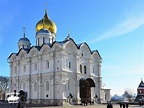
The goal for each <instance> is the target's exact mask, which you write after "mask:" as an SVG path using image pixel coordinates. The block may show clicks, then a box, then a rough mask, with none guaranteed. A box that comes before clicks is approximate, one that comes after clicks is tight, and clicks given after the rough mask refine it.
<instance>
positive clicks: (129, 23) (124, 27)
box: [91, 15, 144, 42]
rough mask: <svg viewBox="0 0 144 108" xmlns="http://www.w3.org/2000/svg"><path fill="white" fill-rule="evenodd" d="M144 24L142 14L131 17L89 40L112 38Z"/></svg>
mask: <svg viewBox="0 0 144 108" xmlns="http://www.w3.org/2000/svg"><path fill="white" fill-rule="evenodd" d="M142 25H144V15H143V16H138V17H133V18H132V17H131V18H129V19H127V20H125V21H123V22H122V23H119V24H117V25H116V26H115V27H113V28H112V29H111V30H109V31H107V32H105V33H103V34H102V35H101V36H99V37H98V38H96V39H95V40H93V41H91V42H96V41H102V40H105V39H109V38H114V37H118V36H122V35H123V34H126V33H129V32H132V31H134V30H135V29H137V28H138V27H140V26H142Z"/></svg>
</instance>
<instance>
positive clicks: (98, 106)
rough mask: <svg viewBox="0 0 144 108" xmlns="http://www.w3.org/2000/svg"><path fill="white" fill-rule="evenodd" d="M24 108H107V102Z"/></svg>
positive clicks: (133, 106)
mask: <svg viewBox="0 0 144 108" xmlns="http://www.w3.org/2000/svg"><path fill="white" fill-rule="evenodd" d="M24 108H106V104H95V105H88V106H83V105H69V104H64V105H63V106H47V107H46V106H45V107H36V106H35V107H24ZM113 108H120V107H119V105H118V104H113ZM129 108H144V106H139V105H129Z"/></svg>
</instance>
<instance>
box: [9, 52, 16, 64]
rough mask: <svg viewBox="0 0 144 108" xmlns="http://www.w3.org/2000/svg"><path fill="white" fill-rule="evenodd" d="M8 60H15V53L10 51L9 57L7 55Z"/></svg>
mask: <svg viewBox="0 0 144 108" xmlns="http://www.w3.org/2000/svg"><path fill="white" fill-rule="evenodd" d="M8 60H9V62H11V61H15V60H16V53H12V54H11V55H10V56H9V57H8Z"/></svg>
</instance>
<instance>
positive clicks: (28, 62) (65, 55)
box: [8, 30, 110, 104]
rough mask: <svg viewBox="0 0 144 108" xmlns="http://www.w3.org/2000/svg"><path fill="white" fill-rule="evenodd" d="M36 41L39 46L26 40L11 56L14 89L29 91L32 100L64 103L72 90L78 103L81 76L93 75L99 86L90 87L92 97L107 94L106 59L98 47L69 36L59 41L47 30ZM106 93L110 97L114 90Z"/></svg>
mask: <svg viewBox="0 0 144 108" xmlns="http://www.w3.org/2000/svg"><path fill="white" fill-rule="evenodd" d="M48 32H50V31H49V30H48ZM24 35H25V34H24ZM41 37H42V38H41ZM52 37H53V39H52ZM23 38H26V37H25V36H24V37H23ZM44 38H45V39H44ZM39 39H40V40H39ZM43 39H44V40H46V41H44V40H43ZM36 40H37V45H36V46H33V47H30V43H29V42H24V43H23V44H24V45H22V44H21V47H19V51H18V52H17V53H12V54H11V55H10V56H9V57H8V62H9V64H10V81H11V85H10V91H13V90H17V91H20V90H24V91H26V92H27V93H28V101H29V102H33V103H42V102H44V100H48V102H49V103H53V102H54V101H53V100H57V103H58V101H59V103H60V104H62V103H63V100H64V101H66V100H67V97H68V95H69V93H71V94H72V95H73V104H77V103H79V102H80V99H81V98H80V79H88V78H89V79H91V80H92V81H93V82H94V85H95V87H91V88H90V92H91V93H90V94H91V97H90V98H91V99H94V96H95V95H97V96H98V98H101V97H102V96H103V95H102V92H103V91H104V90H102V89H101V84H102V76H101V62H102V59H101V57H100V54H99V52H98V51H97V50H95V51H91V50H90V48H89V46H88V45H87V44H86V43H82V44H79V45H78V44H76V43H75V42H74V40H73V39H72V38H70V37H69V36H68V37H67V38H66V39H64V40H63V41H59V42H57V41H55V35H54V34H52V33H51V34H50V33H46V32H40V33H38V32H37V33H36ZM27 43H28V44H27ZM18 45H19V44H18ZM22 46H25V47H23V48H22ZM26 46H27V47H26ZM105 93H108V94H107V95H109V96H110V92H105Z"/></svg>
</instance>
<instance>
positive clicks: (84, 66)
mask: <svg viewBox="0 0 144 108" xmlns="http://www.w3.org/2000/svg"><path fill="white" fill-rule="evenodd" d="M84 73H85V74H86V66H84Z"/></svg>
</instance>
